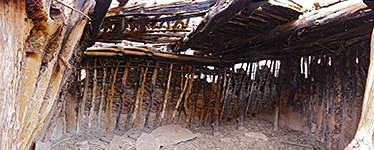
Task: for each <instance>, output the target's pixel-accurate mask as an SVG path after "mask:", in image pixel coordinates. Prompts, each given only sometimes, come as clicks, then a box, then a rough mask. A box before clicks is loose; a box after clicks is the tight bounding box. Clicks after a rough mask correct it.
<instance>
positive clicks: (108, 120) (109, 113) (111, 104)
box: [105, 61, 120, 131]
mask: <svg viewBox="0 0 374 150" xmlns="http://www.w3.org/2000/svg"><path fill="white" fill-rule="evenodd" d="M119 63H120V62H119V61H118V63H117V67H116V70H115V71H114V75H113V81H112V85H111V89H110V95H109V98H108V99H109V101H108V103H107V105H106V106H107V107H106V108H107V109H108V110H107V113H106V117H107V124H106V127H105V130H106V131H108V130H109V128H110V124H111V118H112V108H113V95H114V87H115V84H116V79H117V78H116V77H117V73H118V66H119Z"/></svg>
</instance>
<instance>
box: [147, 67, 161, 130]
mask: <svg viewBox="0 0 374 150" xmlns="http://www.w3.org/2000/svg"><path fill="white" fill-rule="evenodd" d="M159 65H160V63H159V62H156V67H155V69H154V70H153V75H152V83H151V95H150V98H151V100H150V102H149V104H148V111H147V115H146V117H145V123H144V128H147V127H148V119H149V115H150V114H151V110H152V105H153V99H154V97H155V94H154V88H155V84H156V78H157V70H158V67H159ZM165 95H166V94H165Z"/></svg>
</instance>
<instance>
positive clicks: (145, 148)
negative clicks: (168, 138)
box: [135, 133, 161, 150]
mask: <svg viewBox="0 0 374 150" xmlns="http://www.w3.org/2000/svg"><path fill="white" fill-rule="evenodd" d="M160 146H161V145H160V141H159V140H158V139H157V138H155V137H153V136H152V135H151V134H147V133H142V135H140V137H139V138H138V140H136V144H135V148H136V150H159V149H160Z"/></svg>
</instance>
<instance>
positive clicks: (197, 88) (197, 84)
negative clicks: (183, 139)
mask: <svg viewBox="0 0 374 150" xmlns="http://www.w3.org/2000/svg"><path fill="white" fill-rule="evenodd" d="M199 71H200V72H199V74H198V75H197V82H196V85H195V101H194V106H193V110H192V117H191V121H190V122H191V125H190V127H193V125H194V121H195V114H196V110H197V109H196V107H197V99H198V97H199V92H200V91H199V90H200V79H201V74H202V73H201V69H199Z"/></svg>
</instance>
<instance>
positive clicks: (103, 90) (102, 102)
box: [97, 68, 106, 127]
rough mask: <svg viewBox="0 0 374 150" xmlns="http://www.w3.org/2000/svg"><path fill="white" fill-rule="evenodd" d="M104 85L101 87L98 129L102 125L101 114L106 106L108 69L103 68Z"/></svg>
mask: <svg viewBox="0 0 374 150" xmlns="http://www.w3.org/2000/svg"><path fill="white" fill-rule="evenodd" d="M103 74H104V75H103V84H102V86H101V92H100V93H101V97H100V105H99V112H98V115H99V116H98V119H97V127H100V123H101V113H102V111H103V106H104V98H105V87H106V86H105V85H106V81H105V79H106V68H103Z"/></svg>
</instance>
